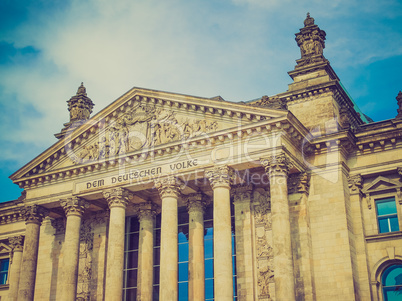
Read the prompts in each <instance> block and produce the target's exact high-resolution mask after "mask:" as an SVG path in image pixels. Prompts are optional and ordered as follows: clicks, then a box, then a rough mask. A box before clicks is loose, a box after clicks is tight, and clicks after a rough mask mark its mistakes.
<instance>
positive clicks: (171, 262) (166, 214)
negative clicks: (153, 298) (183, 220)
mask: <svg viewBox="0 0 402 301" xmlns="http://www.w3.org/2000/svg"><path fill="white" fill-rule="evenodd" d="M180 185H181V181H180V180H178V179H176V178H175V177H172V176H169V177H166V178H161V179H158V180H156V181H155V187H156V188H157V189H158V190H159V194H160V197H161V199H162V220H161V257H160V286H159V297H160V299H161V300H164V301H177V298H178V289H177V286H178V285H177V281H178V267H177V265H178V264H177V262H178V249H177V243H178V241H177V239H178V238H177V237H178V234H177V227H178V219H177V200H178V198H179V196H180Z"/></svg>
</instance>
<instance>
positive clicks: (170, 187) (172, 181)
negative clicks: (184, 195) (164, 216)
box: [154, 176, 184, 198]
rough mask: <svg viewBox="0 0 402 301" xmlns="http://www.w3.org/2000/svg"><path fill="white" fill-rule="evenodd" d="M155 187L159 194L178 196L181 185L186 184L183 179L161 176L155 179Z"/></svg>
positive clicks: (162, 195)
mask: <svg viewBox="0 0 402 301" xmlns="http://www.w3.org/2000/svg"><path fill="white" fill-rule="evenodd" d="M154 183H155V187H156V188H157V189H158V191H159V195H160V196H161V197H162V198H163V197H174V198H178V197H179V196H180V193H181V186H182V185H183V184H184V183H183V181H181V180H180V179H178V178H176V177H174V176H167V177H164V178H159V179H156V180H155V181H154Z"/></svg>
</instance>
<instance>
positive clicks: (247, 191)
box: [232, 184, 253, 204]
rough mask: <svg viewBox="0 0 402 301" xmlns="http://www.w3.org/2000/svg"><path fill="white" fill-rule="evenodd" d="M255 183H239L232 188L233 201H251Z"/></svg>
mask: <svg viewBox="0 0 402 301" xmlns="http://www.w3.org/2000/svg"><path fill="white" fill-rule="evenodd" d="M252 191H253V185H251V184H250V185H239V186H236V187H234V188H233V189H232V195H233V203H234V204H236V203H243V202H244V203H247V202H248V203H250V202H251V193H252Z"/></svg>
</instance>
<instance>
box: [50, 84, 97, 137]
mask: <svg viewBox="0 0 402 301" xmlns="http://www.w3.org/2000/svg"><path fill="white" fill-rule="evenodd" d="M67 104H68V110H69V111H70V122H67V123H65V124H64V128H63V129H62V130H61V132H60V133H58V134H55V136H56V138H58V139H60V138H63V137H64V135H65V134H66V132H67V129H68V128H69V127H70V126H71V125H72V124H73V123H83V122H85V121H86V120H88V119H89V117H90V116H91V113H92V109H93V107H94V103H93V102H92V100H91V99H90V98H89V97H88V96H87V92H86V88H85V87H84V83H83V82H81V86H79V87H78V90H77V93H76V94H75V95H74V96H73V97H71V98H70V99H69V100H68V101H67Z"/></svg>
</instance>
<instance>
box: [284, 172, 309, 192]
mask: <svg viewBox="0 0 402 301" xmlns="http://www.w3.org/2000/svg"><path fill="white" fill-rule="evenodd" d="M309 189H310V175H309V174H308V173H306V172H303V173H299V174H292V175H291V176H289V179H288V191H289V193H307V194H308V192H309Z"/></svg>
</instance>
